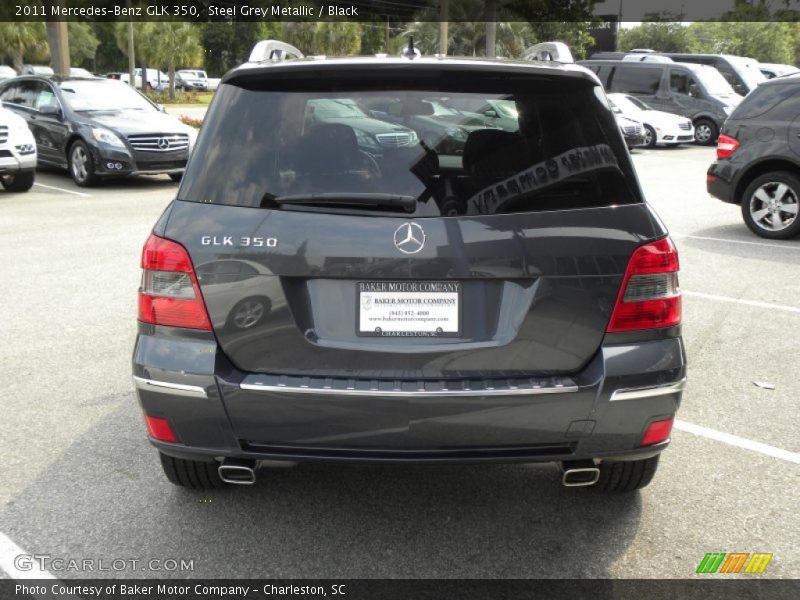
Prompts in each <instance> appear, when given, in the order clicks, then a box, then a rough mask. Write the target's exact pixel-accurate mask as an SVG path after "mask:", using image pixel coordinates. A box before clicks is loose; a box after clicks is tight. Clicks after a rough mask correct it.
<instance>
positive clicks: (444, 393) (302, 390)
mask: <svg viewBox="0 0 800 600" xmlns="http://www.w3.org/2000/svg"><path fill="white" fill-rule="evenodd" d="M239 388H240V389H242V390H247V391H254V392H273V393H280V394H314V395H317V396H372V397H375V396H380V397H384V396H386V397H392V396H394V397H413V398H442V397H462V398H463V397H465V396H470V397H475V396H535V395H539V394H568V393H573V392H577V391H578V386H576V385H562V386H556V387H546V388H545V387H540V388H537V387H531V388H508V389H482V390H471V389H470V390H464V389H461V390H399V389H394V390H379V389H369V390H356V389H333V388H324V387H322V388H320V387H294V386H288V385H266V384H263V385H259V384H252V383H241V384H239Z"/></svg>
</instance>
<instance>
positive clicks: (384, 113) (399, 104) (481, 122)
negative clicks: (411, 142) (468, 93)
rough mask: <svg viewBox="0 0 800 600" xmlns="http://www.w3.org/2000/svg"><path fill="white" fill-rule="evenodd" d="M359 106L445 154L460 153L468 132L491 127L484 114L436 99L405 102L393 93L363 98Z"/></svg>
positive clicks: (492, 126)
mask: <svg viewBox="0 0 800 600" xmlns="http://www.w3.org/2000/svg"><path fill="white" fill-rule="evenodd" d="M483 103H484V104H485V100H484V101H483ZM362 105H363V106H364V107H365V108H369V109H370V110H369V114H370V115H371V116H373V117H375V118H377V119H380V120H382V121H389V122H391V123H397V124H400V125H404V126H405V127H408V128H410V129H411V130H413V131H414V132H415V133H416V136H417V137H418V138H419V139H421V140H422V141H423V142H424V143H425V144H426V145H428V146H429V147H430V148H433V149H435V150H436V151H437V152H439V153H442V154H447V155H454V154H463V153H464V147H465V144H466V142H467V138H468V137H469V134H470V133H471V132H473V131H476V130H478V129H487V128H495V126H494V125H493V124H489V119H488V118H487V117H484V116H482V115H479V114H477V113H472V112H463V111H460V110H456V109H454V108H451V107H449V106H446V104H445V103H444V102H443V101H441V100H439V99H437V98H422V99H417V98H415V99H414V100H413V101H411V102H409V101H407V100H406V99H404V98H402V97H397V96H389V97H380V96H376V97H372V98H368V99H365V100H363V101H362Z"/></svg>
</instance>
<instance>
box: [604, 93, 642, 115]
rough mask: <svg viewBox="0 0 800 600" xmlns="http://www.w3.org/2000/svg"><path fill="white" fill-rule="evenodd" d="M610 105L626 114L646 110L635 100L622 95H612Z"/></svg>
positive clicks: (609, 98) (609, 99)
mask: <svg viewBox="0 0 800 600" xmlns="http://www.w3.org/2000/svg"><path fill="white" fill-rule="evenodd" d="M608 101H609V103H610V104H611V105H612V107H614V106H616V107H617V108H619V109H620V110H621V111H622V112H624V113H638V112H639V111H641V110H646V109H644V108H642V107H641V106H639V104H638V103H637V102H636V99H635V98H632V97H631V96H624V95H622V94H611V95H609V97H608Z"/></svg>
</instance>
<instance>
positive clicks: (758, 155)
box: [706, 75, 800, 239]
mask: <svg viewBox="0 0 800 600" xmlns="http://www.w3.org/2000/svg"><path fill="white" fill-rule="evenodd" d="M706 182H707V183H706V185H707V187H708V192H709V194H711V195H712V196H715V197H716V198H719V199H720V200H722V201H724V202H730V203H731V204H738V205H739V206H741V210H742V216H743V218H744V222H745V223H746V224H747V226H748V227H749V228H750V230H751V231H753V232H754V233H755V234H756V235H759V236H761V237H764V238H769V239H786V238H790V237H794V236H796V235H797V234H798V233H800V218H798V199H800V75H789V76H787V77H779V78H776V79H770V80H769V81H767V82H765V83H762V84H761V85H760V86H758V88H757V89H756V90H755V91H753V92H751V93H750V94H749V95H748V96H747V98H745V99H744V102H742V103H741V104H740V105H739V107H738V108H737V109H736V110H735V111H734V112H733V114H732V115H731V116H730V117H728V120H727V121H725V125H724V126H723V128H722V133H721V135H720V137H719V141H718V143H717V160H716V161H714V162H713V163H712V164H711V166H710V167H709V169H708V174H707V176H706Z"/></svg>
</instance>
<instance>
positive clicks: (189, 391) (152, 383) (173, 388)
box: [133, 375, 208, 398]
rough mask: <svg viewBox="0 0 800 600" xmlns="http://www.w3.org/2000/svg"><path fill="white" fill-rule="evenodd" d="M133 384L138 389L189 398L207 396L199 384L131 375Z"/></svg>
mask: <svg viewBox="0 0 800 600" xmlns="http://www.w3.org/2000/svg"><path fill="white" fill-rule="evenodd" d="M133 385H135V386H136V387H137V388H139V389H140V390H148V391H151V392H160V393H162V394H172V395H173V396H189V397H191V398H208V394H206V390H205V388H202V387H200V386H199V385H185V384H183V383H169V382H166V381H156V380H154V379H145V378H144V377H137V376H136V375H134V376H133Z"/></svg>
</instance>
